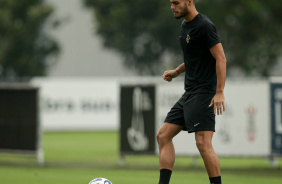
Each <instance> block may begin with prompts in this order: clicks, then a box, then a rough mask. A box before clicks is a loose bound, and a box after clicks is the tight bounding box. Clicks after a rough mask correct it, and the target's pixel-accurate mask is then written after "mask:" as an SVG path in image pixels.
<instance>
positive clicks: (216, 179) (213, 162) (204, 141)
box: [195, 131, 221, 184]
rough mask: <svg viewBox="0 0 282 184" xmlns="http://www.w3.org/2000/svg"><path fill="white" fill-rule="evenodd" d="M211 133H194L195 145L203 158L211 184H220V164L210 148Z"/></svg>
mask: <svg viewBox="0 0 282 184" xmlns="http://www.w3.org/2000/svg"><path fill="white" fill-rule="evenodd" d="M212 137H213V131H197V132H195V138H196V145H197V147H198V150H199V152H200V154H201V156H202V158H203V161H204V164H205V167H206V170H207V173H208V175H209V178H210V181H211V184H221V174H220V163H219V159H218V157H217V155H216V153H215V151H214V149H213V147H212Z"/></svg>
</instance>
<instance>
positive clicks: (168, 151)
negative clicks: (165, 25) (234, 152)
mask: <svg viewBox="0 0 282 184" xmlns="http://www.w3.org/2000/svg"><path fill="white" fill-rule="evenodd" d="M170 2H171V9H172V11H173V14H174V17H175V18H176V19H179V18H182V17H184V20H183V22H182V24H181V30H180V36H179V39H180V44H181V47H182V50H183V55H184V63H182V64H181V65H179V66H178V67H177V68H176V69H173V70H168V71H165V72H164V74H163V79H164V80H165V81H168V82H170V81H172V79H173V78H175V77H177V76H179V75H180V74H181V73H183V72H185V93H184V94H183V96H182V97H181V98H180V99H179V100H178V101H177V102H176V104H175V105H174V106H173V107H172V108H171V110H170V112H168V114H167V117H166V119H165V122H164V123H163V125H162V127H161V128H160V130H159V131H158V133H157V141H158V144H159V160H160V180H159V184H168V183H169V181H170V177H171V173H172V169H173V165H174V160H175V151H174V146H173V143H172V139H173V137H174V136H176V135H177V134H178V133H179V132H180V131H181V130H185V131H188V133H192V132H195V140H196V146H197V148H198V150H199V152H200V154H201V157H202V159H203V161H204V164H205V167H206V170H207V173H208V176H209V180H210V183H211V184H221V174H220V163H219V160H218V157H217V155H216V153H215V151H214V150H213V147H212V137H213V133H214V132H215V115H216V114H217V115H220V114H222V113H223V111H225V104H224V102H225V98H224V93H223V90H224V85H225V77H226V58H225V54H224V51H223V47H222V44H221V43H220V40H219V38H218V36H217V33H216V29H215V27H214V24H213V23H212V22H211V20H210V19H209V18H208V17H207V16H205V15H203V14H201V13H199V12H198V11H197V10H196V7H195V4H194V0H170ZM171 90H173V89H171ZM185 183H189V182H185Z"/></svg>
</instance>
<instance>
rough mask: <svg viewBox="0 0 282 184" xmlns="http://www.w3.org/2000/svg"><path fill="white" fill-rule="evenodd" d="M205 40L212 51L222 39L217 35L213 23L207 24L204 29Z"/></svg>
mask: <svg viewBox="0 0 282 184" xmlns="http://www.w3.org/2000/svg"><path fill="white" fill-rule="evenodd" d="M202 32H203V39H204V43H205V44H206V46H207V47H208V48H209V49H210V48H211V47H213V46H214V45H216V44H218V43H220V39H219V37H218V35H217V33H216V29H215V26H214V25H213V23H211V22H205V24H204V25H203V27H202Z"/></svg>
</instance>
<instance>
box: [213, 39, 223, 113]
mask: <svg viewBox="0 0 282 184" xmlns="http://www.w3.org/2000/svg"><path fill="white" fill-rule="evenodd" d="M210 52H211V54H212V56H213V57H214V58H215V60H216V76H217V86H216V94H215V96H214V97H213V99H212V101H211V104H210V105H209V107H211V106H212V105H213V104H214V114H217V115H219V114H222V112H224V111H225V97H224V92H223V90H224V86H225V78H226V57H225V54H224V51H223V47H222V44H221V43H217V44H216V45H214V46H213V47H211V48H210Z"/></svg>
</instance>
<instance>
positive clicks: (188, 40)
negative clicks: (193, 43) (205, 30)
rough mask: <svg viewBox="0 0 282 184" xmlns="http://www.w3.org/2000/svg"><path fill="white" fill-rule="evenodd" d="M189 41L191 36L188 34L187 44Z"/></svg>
mask: <svg viewBox="0 0 282 184" xmlns="http://www.w3.org/2000/svg"><path fill="white" fill-rule="evenodd" d="M189 41H190V35H189V34H187V37H186V42H187V43H189Z"/></svg>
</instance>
